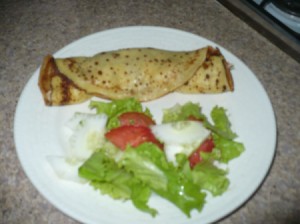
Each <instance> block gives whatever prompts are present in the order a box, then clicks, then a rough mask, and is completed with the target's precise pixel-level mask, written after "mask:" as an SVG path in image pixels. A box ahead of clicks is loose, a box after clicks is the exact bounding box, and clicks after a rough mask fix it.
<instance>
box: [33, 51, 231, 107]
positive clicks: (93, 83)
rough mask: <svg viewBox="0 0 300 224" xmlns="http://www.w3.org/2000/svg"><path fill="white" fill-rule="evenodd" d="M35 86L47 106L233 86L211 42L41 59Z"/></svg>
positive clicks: (144, 98) (149, 97)
mask: <svg viewBox="0 0 300 224" xmlns="http://www.w3.org/2000/svg"><path fill="white" fill-rule="evenodd" d="M39 87H40V90H41V92H42V95H43V98H44V101H45V104H46V105H49V106H54V105H69V104H76V103H81V102H83V101H85V100H87V99H89V98H90V97H91V96H97V97H101V98H105V99H112V100H113V99H124V98H129V97H131V98H135V99H136V100H138V101H141V102H145V101H150V100H154V99H157V98H159V97H162V96H164V95H166V94H168V93H170V92H174V91H178V92H181V93H220V92H224V91H233V82H232V77H231V73H230V70H229V69H227V66H226V61H225V59H224V57H223V56H222V54H221V53H220V51H219V50H218V49H214V48H212V47H210V46H208V47H204V48H200V49H197V50H193V51H167V50H161V49H155V48H129V49H121V50H116V51H109V52H102V53H99V54H96V55H94V56H92V57H71V58H54V57H53V56H51V55H48V56H46V57H45V58H44V61H43V64H42V67H41V70H40V77H39Z"/></svg>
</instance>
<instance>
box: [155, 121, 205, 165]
mask: <svg viewBox="0 0 300 224" xmlns="http://www.w3.org/2000/svg"><path fill="white" fill-rule="evenodd" d="M151 130H152V132H153V134H154V135H155V137H156V138H158V139H159V140H160V141H162V142H163V143H164V152H165V154H166V157H167V159H168V161H171V162H173V163H174V164H176V155H177V154H178V153H183V154H185V155H187V156H189V155H191V154H192V152H193V151H194V150H195V149H196V148H197V147H198V146H199V145H200V144H201V143H202V142H203V141H204V140H205V139H206V138H207V137H208V136H209V135H210V131H209V130H207V129H206V128H205V127H204V126H203V124H202V123H201V122H197V121H178V122H173V123H165V124H160V125H155V126H152V127H151Z"/></svg>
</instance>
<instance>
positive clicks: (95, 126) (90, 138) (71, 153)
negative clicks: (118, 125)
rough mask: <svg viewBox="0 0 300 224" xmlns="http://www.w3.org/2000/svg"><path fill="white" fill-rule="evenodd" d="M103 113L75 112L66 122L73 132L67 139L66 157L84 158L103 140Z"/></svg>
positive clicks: (104, 122)
mask: <svg viewBox="0 0 300 224" xmlns="http://www.w3.org/2000/svg"><path fill="white" fill-rule="evenodd" d="M106 122H107V116H106V115H105V114H75V116H74V117H73V118H72V119H71V120H70V122H69V123H68V125H69V127H70V128H72V130H73V133H72V134H71V136H70V139H69V149H68V153H67V157H68V158H71V159H72V160H86V159H88V158H89V157H90V156H91V154H92V153H93V152H95V150H97V149H99V147H100V146H101V145H102V144H103V142H104V133H105V125H106Z"/></svg>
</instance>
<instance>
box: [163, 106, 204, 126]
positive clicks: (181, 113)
mask: <svg viewBox="0 0 300 224" xmlns="http://www.w3.org/2000/svg"><path fill="white" fill-rule="evenodd" d="M190 116H192V117H194V118H196V119H199V120H206V117H205V115H204V114H202V112H201V107H200V105H199V104H196V103H192V102H187V103H185V104H183V105H179V104H176V105H175V106H173V107H171V108H169V109H165V110H163V119H162V123H169V122H176V121H184V120H186V119H188V118H189V117H190Z"/></svg>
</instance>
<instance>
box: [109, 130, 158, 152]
mask: <svg viewBox="0 0 300 224" xmlns="http://www.w3.org/2000/svg"><path fill="white" fill-rule="evenodd" d="M105 137H106V138H107V139H108V140H109V141H110V142H112V143H113V144H114V145H115V146H117V147H118V148H120V149H121V150H125V149H126V146H128V145H130V146H132V147H137V146H138V145H140V144H142V143H144V142H152V143H154V144H156V145H158V146H159V147H160V148H161V149H162V148H163V146H162V144H161V143H160V142H159V141H158V140H157V139H156V138H155V136H154V135H153V134H152V132H151V129H150V128H148V127H144V126H133V125H125V126H120V127H117V128H114V129H111V130H110V131H109V132H107V133H106V134H105Z"/></svg>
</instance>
